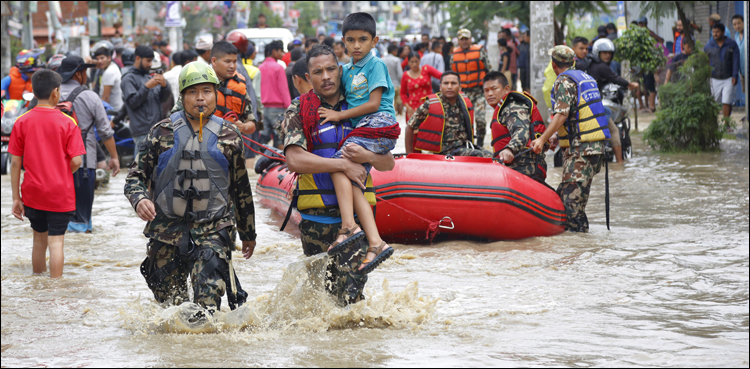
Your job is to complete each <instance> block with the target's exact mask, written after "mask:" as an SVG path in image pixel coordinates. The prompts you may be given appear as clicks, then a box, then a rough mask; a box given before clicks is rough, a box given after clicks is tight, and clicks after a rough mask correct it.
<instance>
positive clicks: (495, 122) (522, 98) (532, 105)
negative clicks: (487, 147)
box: [490, 91, 546, 155]
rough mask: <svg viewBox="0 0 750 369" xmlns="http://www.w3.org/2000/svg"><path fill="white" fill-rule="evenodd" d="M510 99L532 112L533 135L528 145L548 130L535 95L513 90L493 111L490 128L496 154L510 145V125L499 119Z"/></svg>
mask: <svg viewBox="0 0 750 369" xmlns="http://www.w3.org/2000/svg"><path fill="white" fill-rule="evenodd" d="M509 101H514V102H519V103H521V104H523V105H526V106H527V107H528V108H529V110H530V112H531V122H530V123H531V137H529V141H528V142H527V143H526V147H531V141H533V140H535V139H536V138H538V137H540V136H541V135H542V134H544V131H545V130H546V127H545V126H544V120H543V119H542V114H541V113H540V112H539V109H537V107H536V104H537V102H536V100H535V99H534V97H532V96H531V95H529V94H528V93H527V92H524V93H518V92H515V91H511V92H509V93H508V94H507V95H506V96H505V99H503V103H502V104H498V105H497V106H496V107H495V112H494V113H492V122H491V123H490V128H491V129H492V149H493V151H494V154H495V155H497V154H498V153H499V152H500V151H502V150H503V149H504V148H505V146H508V143H509V142H510V138H511V134H510V131H509V130H508V127H507V126H506V125H505V124H504V123H503V122H501V121H500V120H499V119H500V114H502V112H503V108H505V107H506V106H507V105H508V102H509ZM516 154H518V153H516Z"/></svg>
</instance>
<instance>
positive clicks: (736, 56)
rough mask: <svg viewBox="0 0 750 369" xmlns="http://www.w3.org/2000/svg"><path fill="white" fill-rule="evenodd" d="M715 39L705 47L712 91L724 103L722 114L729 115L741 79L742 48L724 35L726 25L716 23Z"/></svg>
mask: <svg viewBox="0 0 750 369" xmlns="http://www.w3.org/2000/svg"><path fill="white" fill-rule="evenodd" d="M711 33H712V34H713V39H711V40H708V43H707V44H706V46H705V47H704V48H703V51H705V52H706V54H708V58H709V63H710V64H711V69H712V71H711V93H712V94H713V96H714V100H716V102H718V103H720V104H722V109H721V110H722V114H723V115H724V116H725V117H728V116H729V115H730V114H731V113H732V103H734V86H735V85H737V81H739V74H740V50H739V47H737V43H736V42H734V40H732V39H731V38H728V37H726V36H725V35H724V25H723V24H721V23H714V25H713V27H711Z"/></svg>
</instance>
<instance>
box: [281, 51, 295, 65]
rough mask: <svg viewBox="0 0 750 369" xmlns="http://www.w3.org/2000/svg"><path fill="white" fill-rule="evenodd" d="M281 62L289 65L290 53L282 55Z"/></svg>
mask: <svg viewBox="0 0 750 369" xmlns="http://www.w3.org/2000/svg"><path fill="white" fill-rule="evenodd" d="M281 61H283V62H284V64H286V65H289V63H291V62H292V52H291V51H289V52H288V53H286V54H284V56H282V57H281Z"/></svg>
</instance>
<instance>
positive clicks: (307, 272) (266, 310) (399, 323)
mask: <svg viewBox="0 0 750 369" xmlns="http://www.w3.org/2000/svg"><path fill="white" fill-rule="evenodd" d="M328 261H329V258H328V255H327V254H320V255H316V256H312V257H309V258H305V259H304V260H301V261H298V262H294V263H291V264H289V265H288V266H287V268H286V271H285V272H284V275H283V276H282V278H281V280H280V281H279V283H278V284H277V285H276V287H275V288H274V289H273V291H271V292H269V293H267V294H263V295H260V296H258V297H256V298H255V300H254V301H253V300H249V301H248V302H246V303H245V304H244V305H243V306H241V307H240V308H238V309H236V310H234V311H218V312H216V313H215V314H214V316H213V317H209V318H201V316H203V315H205V312H204V310H203V309H202V308H201V307H200V306H198V305H196V304H193V303H191V302H185V303H183V304H181V305H179V306H172V307H167V308H164V307H162V306H161V305H159V304H157V303H155V302H151V303H147V304H144V303H142V302H141V301H140V299H138V300H136V301H134V302H132V303H130V304H128V306H127V307H126V308H123V309H121V310H120V315H121V317H122V319H123V327H124V328H125V329H127V330H130V331H132V332H134V333H136V334H152V333H216V332H231V331H240V330H243V331H249V332H264V331H281V332H284V331H306V332H325V331H328V330H332V329H347V328H358V327H359V328H394V329H415V328H417V327H418V326H419V325H421V324H422V323H424V322H426V321H428V320H429V319H431V318H432V316H433V314H434V312H435V306H436V304H437V302H438V299H437V298H431V297H423V296H419V288H418V284H417V282H411V283H409V284H408V285H407V286H406V287H405V288H404V289H403V290H401V291H393V290H391V289H390V285H389V283H388V280H387V279H386V280H384V281H383V285H382V290H381V291H379V292H377V293H375V294H373V295H369V297H368V298H367V299H366V300H363V301H360V302H358V303H356V304H351V305H348V306H346V307H341V306H339V305H338V304H337V302H336V300H335V299H334V298H333V296H331V295H330V294H329V293H328V292H326V290H325V287H324V286H325V276H326V266H327V265H328ZM365 292H370V289H369V288H368V289H366V291H365ZM196 316H198V318H196Z"/></svg>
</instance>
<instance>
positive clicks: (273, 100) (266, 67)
mask: <svg viewBox="0 0 750 369" xmlns="http://www.w3.org/2000/svg"><path fill="white" fill-rule="evenodd" d="M283 48H284V46H283V45H282V43H281V41H273V42H271V43H270V44H268V45H266V51H267V52H268V57H267V58H266V59H265V60H264V61H263V63H261V64H260V66H258V68H259V69H260V72H261V73H262V75H263V79H262V80H261V85H260V96H261V103H262V104H263V132H262V133H261V136H260V139H261V143H266V142H268V141H270V140H271V139H272V138H273V146H274V147H277V148H281V147H282V142H281V138H280V137H279V135H278V134H277V133H275V132H276V128H277V127H278V125H279V124H280V122H281V120H282V118H283V117H284V111H285V110H286V108H287V107H288V106H289V104H291V103H292V99H291V97H290V96H291V95H290V94H289V86H288V84H287V80H286V73H285V70H284V67H282V66H281V65H280V64H279V63H278V62H277V60H279V59H281V56H282V55H283V51H282V50H283Z"/></svg>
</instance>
